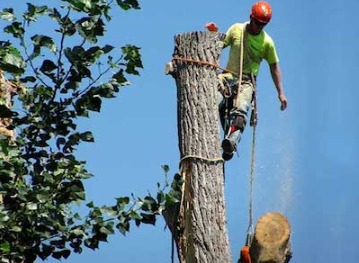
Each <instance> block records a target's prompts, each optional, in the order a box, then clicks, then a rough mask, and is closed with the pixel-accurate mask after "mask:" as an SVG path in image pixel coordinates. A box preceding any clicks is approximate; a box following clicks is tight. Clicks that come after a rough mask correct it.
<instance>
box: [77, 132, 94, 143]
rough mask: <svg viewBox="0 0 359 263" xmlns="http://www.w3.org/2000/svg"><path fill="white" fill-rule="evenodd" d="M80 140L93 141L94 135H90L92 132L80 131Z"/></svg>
mask: <svg viewBox="0 0 359 263" xmlns="http://www.w3.org/2000/svg"><path fill="white" fill-rule="evenodd" d="M80 136H81V140H83V141H84V142H94V141H95V140H94V137H93V135H92V132H89V131H88V132H84V133H81V135H80Z"/></svg>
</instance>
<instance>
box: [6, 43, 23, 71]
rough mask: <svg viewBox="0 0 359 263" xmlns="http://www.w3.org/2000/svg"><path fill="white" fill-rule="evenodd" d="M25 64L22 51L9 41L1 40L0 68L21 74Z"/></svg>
mask: <svg viewBox="0 0 359 263" xmlns="http://www.w3.org/2000/svg"><path fill="white" fill-rule="evenodd" d="M25 66H26V64H25V61H24V60H23V58H22V56H21V54H20V52H19V51H18V50H17V49H16V48H14V47H12V46H11V45H10V44H9V43H7V42H3V41H0V68H1V69H3V70H4V71H7V72H9V73H12V74H15V75H21V74H22V73H23V72H24V69H25Z"/></svg>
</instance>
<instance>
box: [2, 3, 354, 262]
mask: <svg viewBox="0 0 359 263" xmlns="http://www.w3.org/2000/svg"><path fill="white" fill-rule="evenodd" d="M31 2H33V3H35V1H31ZM46 2H47V1H36V3H42V4H46ZM25 3H26V1H10V0H2V1H1V3H0V8H1V9H2V8H4V7H9V6H13V7H14V8H17V7H19V6H21V5H23V4H25ZM253 3H254V1H248V0H245V1H234V0H226V1H212V0H207V1H203V0H198V1H190V0H182V1H176V2H171V1H164V0H153V1H140V5H141V8H142V9H141V10H139V11H129V12H122V11H120V10H119V9H117V11H116V12H115V14H114V19H113V21H112V22H111V24H110V26H109V28H108V32H107V35H106V37H105V38H104V39H103V42H104V43H105V42H106V43H109V44H112V45H114V46H123V45H125V44H135V45H137V46H140V47H141V51H142V56H143V64H144V69H143V70H142V71H141V76H140V77H131V78H130V79H131V82H132V85H131V86H128V87H124V88H123V89H122V90H121V92H120V94H119V96H118V97H117V98H116V99H113V100H110V101H107V102H106V103H104V105H103V110H102V112H101V114H93V115H92V118H91V119H89V120H85V121H83V122H82V125H81V126H82V128H83V129H86V130H93V132H94V136H95V139H96V142H95V143H94V144H86V145H82V146H81V147H80V149H79V152H78V156H79V158H81V159H83V160H86V161H87V163H88V166H87V167H88V170H90V171H91V172H92V173H93V174H95V177H94V178H92V179H90V180H88V182H87V183H86V185H87V196H88V200H94V201H95V202H96V203H97V204H99V205H101V204H111V203H113V202H114V198H115V197H119V196H128V195H130V194H131V193H134V194H135V195H137V196H143V195H145V194H147V192H148V191H150V192H152V193H154V192H155V190H156V183H157V182H163V181H164V175H163V171H162V169H161V165H162V164H168V165H169V166H170V167H171V172H170V175H173V174H174V173H176V172H177V169H178V162H179V149H178V138H177V116H176V110H177V104H176V103H177V102H176V100H177V97H176V96H177V94H176V86H175V82H174V80H173V79H172V78H171V77H169V76H166V75H165V74H164V66H165V64H166V63H167V62H168V61H170V60H171V56H172V52H173V49H174V42H173V40H174V35H175V34H179V33H184V32H191V31H201V30H204V24H205V23H207V22H209V21H215V22H216V23H217V25H218V26H219V28H220V31H222V32H225V31H226V30H227V28H228V27H229V26H230V25H232V24H233V23H235V22H243V21H246V20H248V17H249V10H250V7H251V6H252V4H253ZM271 4H272V7H273V19H272V21H271V23H270V24H269V25H268V26H267V27H266V29H265V30H266V31H267V32H268V33H269V34H270V35H271V36H272V38H273V39H274V41H275V43H276V47H277V51H278V55H279V58H280V65H281V69H282V73H283V84H284V90H285V92H286V95H287V98H288V109H287V110H286V111H284V112H281V111H280V110H279V107H280V104H279V101H278V99H277V94H276V91H275V88H274V86H273V83H272V81H271V78H270V74H269V70H268V66H267V65H266V63H265V62H263V63H262V65H261V69H260V76H259V78H258V103H259V105H258V107H259V124H258V128H257V147H256V168H255V181H254V220H257V219H258V218H259V217H260V216H261V215H263V214H264V213H266V212H269V211H280V212H282V213H283V214H284V215H286V216H287V217H288V219H289V221H290V223H291V226H292V250H293V253H294V254H293V259H292V260H291V263H303V262H309V263H311V262H315V263H324V262H325V263H338V262H343V260H342V259H341V258H342V257H345V261H346V262H356V260H357V258H358V256H359V243H358V242H357V238H356V237H357V236H358V235H359V231H358V228H356V224H355V223H356V222H358V220H359V210H358V208H357V207H358V205H357V203H358V201H359V191H358V190H357V189H356V188H357V187H358V185H359V178H358V175H359V168H358V166H357V160H358V156H359V141H358V136H359V121H358V118H357V113H358V112H359V106H358V104H357V101H358V99H359V91H358V85H357V83H356V76H357V75H356V74H358V73H359V63H358V60H357V59H358V57H359V49H358V48H357V47H358V46H359V29H358V27H357V26H356V22H357V19H356V18H357V10H358V9H359V2H358V1H357V0H348V1H345V3H344V2H343V1H339V0H330V1H329V0H328V1H323V0H317V1H308V0H302V1H279V0H273V1H271ZM43 27H44V30H46V25H43ZM227 52H228V51H227V50H225V51H224V52H223V56H222V57H221V61H220V63H221V65H222V66H224V65H225V63H226V55H227ZM250 147H251V129H250V128H249V126H248V127H247V129H246V131H245V133H244V136H243V140H242V142H241V144H240V156H239V158H238V157H235V158H233V159H232V160H231V161H230V162H229V163H227V164H226V185H225V192H226V207H227V218H228V228H229V236H230V242H231V248H232V256H233V258H234V259H237V258H238V251H239V249H240V247H241V246H243V245H244V240H245V235H246V230H247V222H248V212H247V209H248V176H249V171H250V167H249V165H250V151H251V148H250ZM170 257H171V238H170V233H169V231H168V230H165V224H164V222H163V220H160V221H159V222H158V224H157V226H156V227H152V226H141V227H140V228H137V227H135V226H133V228H132V231H131V232H130V233H129V234H128V235H127V236H126V237H123V236H122V235H120V234H117V235H116V236H114V237H111V238H110V242H109V243H108V244H101V247H100V250H98V251H95V252H93V251H90V250H85V251H84V252H83V253H82V254H81V255H73V256H71V257H70V259H68V260H67V262H71V263H72V262H74V263H75V262H86V263H95V262H99V261H101V262H104V263H118V262H131V263H142V262H156V263H166V262H170ZM47 262H58V261H57V260H53V259H50V260H48V261H47Z"/></svg>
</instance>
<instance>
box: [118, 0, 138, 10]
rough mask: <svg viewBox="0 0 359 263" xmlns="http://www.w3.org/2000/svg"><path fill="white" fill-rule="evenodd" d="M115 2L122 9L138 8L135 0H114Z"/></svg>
mask: <svg viewBox="0 0 359 263" xmlns="http://www.w3.org/2000/svg"><path fill="white" fill-rule="evenodd" d="M116 2H117V4H118V5H119V6H120V7H121V8H122V9H123V10H129V9H131V8H134V9H140V5H139V4H138V2H137V0H116Z"/></svg>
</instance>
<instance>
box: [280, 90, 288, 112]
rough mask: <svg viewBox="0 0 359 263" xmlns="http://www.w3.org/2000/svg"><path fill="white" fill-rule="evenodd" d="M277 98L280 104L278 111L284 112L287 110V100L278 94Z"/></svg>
mask: <svg viewBox="0 0 359 263" xmlns="http://www.w3.org/2000/svg"><path fill="white" fill-rule="evenodd" d="M278 98H279V100H280V103H281V105H280V110H285V109H286V108H287V105H288V101H287V98H286V97H285V95H284V94H279V95H278Z"/></svg>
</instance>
